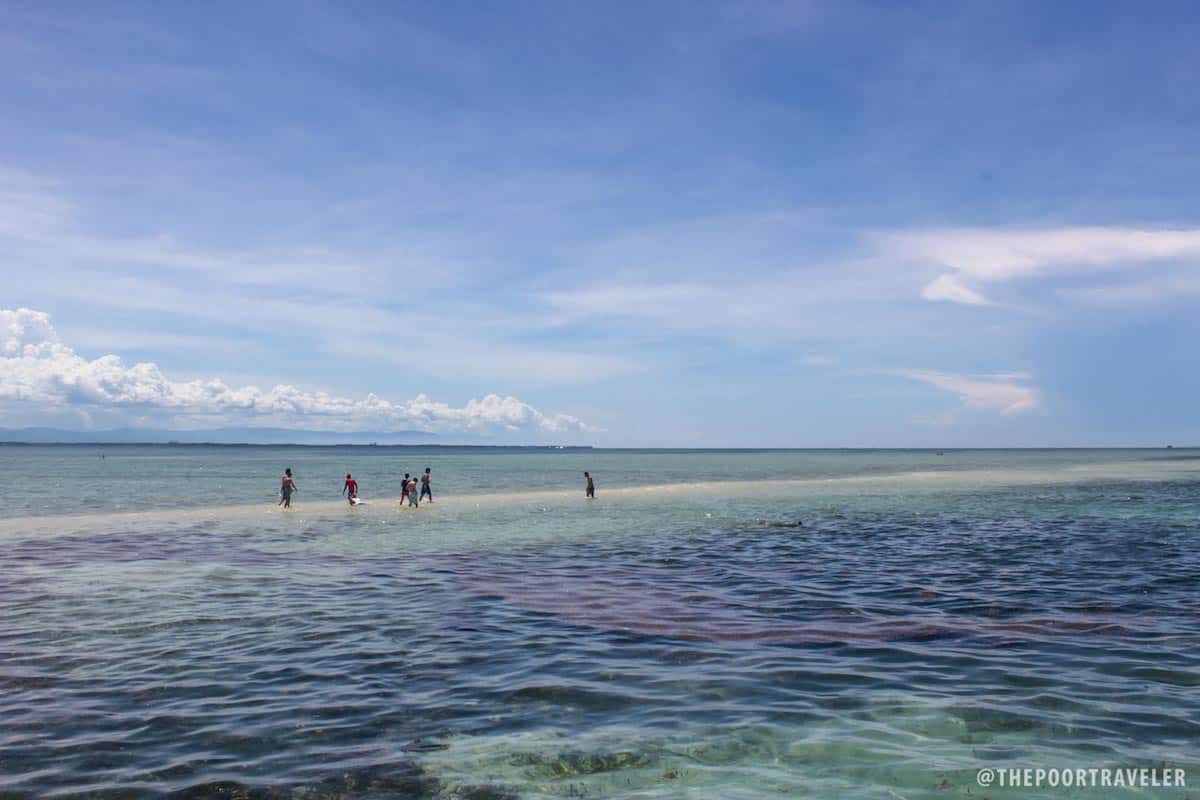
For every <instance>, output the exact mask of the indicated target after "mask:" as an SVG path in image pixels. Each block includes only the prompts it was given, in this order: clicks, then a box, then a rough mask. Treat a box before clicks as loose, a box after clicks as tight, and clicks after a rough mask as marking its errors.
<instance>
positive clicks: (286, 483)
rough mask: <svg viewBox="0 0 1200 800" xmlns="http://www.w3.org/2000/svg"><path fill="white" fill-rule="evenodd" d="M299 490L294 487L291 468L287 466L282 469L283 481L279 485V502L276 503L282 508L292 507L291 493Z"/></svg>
mask: <svg viewBox="0 0 1200 800" xmlns="http://www.w3.org/2000/svg"><path fill="white" fill-rule="evenodd" d="M298 491H300V490H299V489H298V488H297V487H296V482H295V481H294V480H292V468H291V467H288V468H287V469H285V470H284V471H283V483H282V484H281V485H280V487H279V502H278V503H276V505H280V506H283V507H284V508H291V507H292V494H293V493H294V492H298Z"/></svg>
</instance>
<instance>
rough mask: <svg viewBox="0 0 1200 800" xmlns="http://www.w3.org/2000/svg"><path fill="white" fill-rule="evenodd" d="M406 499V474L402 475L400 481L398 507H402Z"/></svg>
mask: <svg viewBox="0 0 1200 800" xmlns="http://www.w3.org/2000/svg"><path fill="white" fill-rule="evenodd" d="M407 499H408V473H407V472H406V473H404V480H402V481H400V505H401V506H403V505H404V501H405V500H407Z"/></svg>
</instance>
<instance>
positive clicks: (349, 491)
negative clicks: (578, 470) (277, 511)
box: [277, 467, 596, 508]
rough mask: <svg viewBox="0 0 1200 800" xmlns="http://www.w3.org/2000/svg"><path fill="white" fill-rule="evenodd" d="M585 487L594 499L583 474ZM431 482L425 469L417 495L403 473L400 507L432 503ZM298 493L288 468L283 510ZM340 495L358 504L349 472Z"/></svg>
mask: <svg viewBox="0 0 1200 800" xmlns="http://www.w3.org/2000/svg"><path fill="white" fill-rule="evenodd" d="M583 477H584V479H585V480H586V481H587V485H586V486H585V487H584V493H585V496H586V497H587V499H589V500H593V499H595V497H596V483H595V481H593V480H592V476H591V475H590V474H588V473H586V472H585V473H583ZM432 480H433V478H432V474H431V471H430V469H429V467H426V468H425V472H424V474H422V475H421V493H420V495H418V494H417V478H416V476H415V475H410V474H409V473H407V472H406V473H404V480H402V481H401V482H400V505H401V506H403V505H404V504H405V503H406V502H407V503H408V507H409V508H418V507H420V505H421V502H422V501H423V500H425V498H427V497H428V498H429V502H430V503H432V502H433V484H432V483H431V481H432ZM297 491H298V489H297V488H296V481H295V479H293V478H292V468H291V467H288V468H287V469H285V470H284V471H283V483H282V484H281V485H280V487H279V502H278V503H277V505H281V506H283V507H284V508H291V507H292V495H293V494H295V493H296V492H297ZM342 494H343V495H345V497H346V499H347V500H348V501H349V502H350V505H352V506H356V505H358V504H359V502H360V500H359V499H358V481H356V480H354V476H353V475H351V474H350V473H349V472H347V473H346V482H345V483H344V484H342Z"/></svg>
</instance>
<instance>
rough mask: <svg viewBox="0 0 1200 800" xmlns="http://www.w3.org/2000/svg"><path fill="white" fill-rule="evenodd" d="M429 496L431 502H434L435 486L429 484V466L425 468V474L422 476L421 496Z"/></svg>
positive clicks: (423, 497) (422, 497)
mask: <svg viewBox="0 0 1200 800" xmlns="http://www.w3.org/2000/svg"><path fill="white" fill-rule="evenodd" d="M426 497H428V498H429V502H431V503H432V502H433V487H432V486H430V485H429V467H426V468H425V474H424V475H422V476H421V498H420V499H422V500H424V499H425V498H426Z"/></svg>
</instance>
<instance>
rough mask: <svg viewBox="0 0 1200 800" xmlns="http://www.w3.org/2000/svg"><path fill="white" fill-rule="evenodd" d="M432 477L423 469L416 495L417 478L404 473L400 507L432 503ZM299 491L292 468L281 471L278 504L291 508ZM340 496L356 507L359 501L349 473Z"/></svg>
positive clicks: (401, 484)
mask: <svg viewBox="0 0 1200 800" xmlns="http://www.w3.org/2000/svg"><path fill="white" fill-rule="evenodd" d="M432 481H433V476H432V471H431V470H430V469H429V467H426V468H425V473H424V474H423V475H421V485H420V494H419V495H418V494H417V478H416V476H415V475H411V474H409V473H407V472H406V473H404V480H402V481H401V482H400V505H401V506H403V505H404V504H405V503H406V502H407V503H408V506H409V508H417V507H418V506H419V505H420V504H421V501H423V500H425V499H426V498H429V502H430V503H432V502H433V483H432ZM297 491H299V489H298V487H297V486H296V480H295V478H293V477H292V468H291V467H288V468H287V469H285V470H284V471H283V481H282V483H281V484H280V486H279V502H278V503H277V505H281V506H283V507H284V508H291V507H292V495H293V494H295V493H296V492H297ZM342 494H343V495H344V496H345V497H346V499H347V500H348V501H349V503H350V505H352V506H356V505H358V504H359V503H360V502H361V501H360V500H359V499H358V481H356V480H354V476H353V475H351V474H350V473H349V472H347V473H346V482H345V483H343V484H342Z"/></svg>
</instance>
